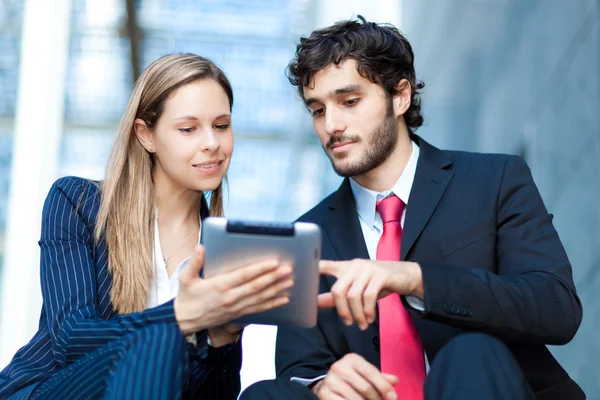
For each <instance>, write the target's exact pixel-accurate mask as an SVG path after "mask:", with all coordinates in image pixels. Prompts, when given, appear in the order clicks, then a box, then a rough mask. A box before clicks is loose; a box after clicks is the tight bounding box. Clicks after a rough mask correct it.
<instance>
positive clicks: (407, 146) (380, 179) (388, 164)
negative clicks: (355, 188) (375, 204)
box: [353, 133, 412, 192]
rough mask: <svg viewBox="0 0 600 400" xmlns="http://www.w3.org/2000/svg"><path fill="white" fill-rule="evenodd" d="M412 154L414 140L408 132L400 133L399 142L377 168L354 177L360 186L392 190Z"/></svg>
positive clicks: (379, 190)
mask: <svg viewBox="0 0 600 400" xmlns="http://www.w3.org/2000/svg"><path fill="white" fill-rule="evenodd" d="M411 154H412V141H411V139H410V136H409V135H408V133H406V134H404V133H400V134H399V135H398V143H396V148H395V149H394V151H393V152H392V154H390V156H389V157H388V158H387V160H385V161H384V162H383V163H382V164H381V165H379V166H378V167H377V168H374V169H372V170H370V171H369V172H367V173H365V174H362V175H359V176H355V177H354V178H353V179H354V180H355V181H356V183H358V184H359V185H360V186H362V187H364V188H367V189H371V190H374V191H376V192H384V191H386V190H390V189H391V188H392V187H394V185H395V184H396V182H398V179H400V176H401V175H402V173H403V172H404V168H405V167H406V164H407V163H408V160H409V159H410V156H411Z"/></svg>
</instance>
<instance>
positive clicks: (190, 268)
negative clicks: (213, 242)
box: [179, 244, 205, 283]
mask: <svg viewBox="0 0 600 400" xmlns="http://www.w3.org/2000/svg"><path fill="white" fill-rule="evenodd" d="M204 259H205V251H204V246H202V245H201V244H199V245H198V246H196V248H195V249H194V254H193V255H192V258H190V260H189V261H188V263H187V265H186V266H185V267H184V268H183V270H182V271H181V274H180V275H179V281H180V282H182V283H189V282H193V281H194V280H195V279H200V270H202V267H203V266H204Z"/></svg>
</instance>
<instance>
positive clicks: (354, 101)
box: [346, 99, 360, 106]
mask: <svg viewBox="0 0 600 400" xmlns="http://www.w3.org/2000/svg"><path fill="white" fill-rule="evenodd" d="M359 100H360V99H350V100H346V104H347V105H349V106H354V105H356V104H357V103H358V102H359Z"/></svg>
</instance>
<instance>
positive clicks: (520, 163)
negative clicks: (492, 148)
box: [441, 150, 529, 176]
mask: <svg viewBox="0 0 600 400" xmlns="http://www.w3.org/2000/svg"><path fill="white" fill-rule="evenodd" d="M441 151H442V153H445V154H446V155H447V156H448V157H449V158H450V159H451V160H452V164H453V170H454V171H457V172H465V173H467V174H468V175H471V174H473V173H474V172H475V173H477V175H491V176H493V175H499V176H502V175H503V174H504V172H505V170H507V169H509V170H512V169H516V170H521V171H523V170H528V169H529V167H528V166H527V162H526V161H525V160H524V159H523V157H521V156H518V155H514V154H504V153H481V152H470V151H459V150H441Z"/></svg>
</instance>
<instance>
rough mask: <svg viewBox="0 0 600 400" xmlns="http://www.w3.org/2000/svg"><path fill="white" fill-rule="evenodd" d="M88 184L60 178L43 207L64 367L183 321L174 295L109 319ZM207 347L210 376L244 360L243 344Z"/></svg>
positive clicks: (45, 273)
mask: <svg viewBox="0 0 600 400" xmlns="http://www.w3.org/2000/svg"><path fill="white" fill-rule="evenodd" d="M87 187H88V183H87V181H85V180H83V179H79V178H73V177H69V178H62V179H59V180H58V181H57V182H56V183H55V184H54V185H53V186H52V188H51V189H50V192H49V194H48V196H47V198H46V201H45V204H44V209H43V212H42V234H41V240H40V242H39V244H40V247H41V260H40V261H41V265H40V270H41V285H42V298H43V309H44V312H45V313H46V315H47V317H48V318H47V319H48V321H49V330H50V335H51V345H52V351H53V353H54V357H55V359H56V360H57V362H58V363H59V364H60V365H61V367H65V366H66V365H69V364H71V363H73V362H75V361H76V360H78V359H79V358H80V357H82V356H84V355H86V354H88V353H90V352H92V351H94V350H96V349H98V348H100V347H101V346H103V345H104V344H106V343H108V342H109V341H111V340H113V339H117V338H119V337H121V336H123V335H126V334H128V333H131V332H134V331H136V330H138V329H141V328H144V327H147V326H149V325H150V324H169V325H177V320H176V318H175V311H174V308H173V301H172V300H171V301H169V302H167V303H165V304H162V305H160V306H158V307H155V308H152V309H148V310H145V311H142V312H136V313H131V314H120V315H116V316H114V317H112V318H110V319H108V320H105V319H103V318H102V317H101V313H100V310H99V308H98V304H99V299H98V298H97V297H98V285H99V283H98V282H97V280H96V272H95V268H96V265H95V263H94V259H93V256H92V249H93V248H94V246H95V243H94V238H93V231H92V230H93V225H90V224H89V223H88V222H86V217H84V215H83V214H82V213H83V211H82V210H83V209H84V208H85V207H84V206H83V204H84V202H86V201H92V200H91V196H89V195H88V193H87V191H88V189H86V188H87ZM105 295H109V294H108V292H107V293H106V294H105ZM207 347H208V344H207V343H206V339H204V340H201V341H199V343H198V346H197V350H198V351H200V352H202V351H204V352H207V351H208V355H209V357H208V358H206V359H205V360H204V361H203V362H202V363H201V364H202V365H204V366H205V367H206V369H207V372H209V373H210V374H206V377H209V375H210V376H211V377H209V378H208V380H211V379H212V378H214V377H215V376H221V375H229V373H230V372H231V371H236V372H235V373H236V374H237V371H239V364H240V363H241V354H240V351H239V349H238V347H239V346H238V345H236V346H224V348H223V349H212V350H211V349H207ZM211 354H212V355H213V356H210V355H211ZM215 354H216V355H219V357H217V356H215ZM217 361H218V363H217ZM213 364H214V365H213ZM223 366H224V367H223ZM221 367H223V368H221ZM236 368H237V370H236ZM237 379H238V381H239V376H238V378H237Z"/></svg>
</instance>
